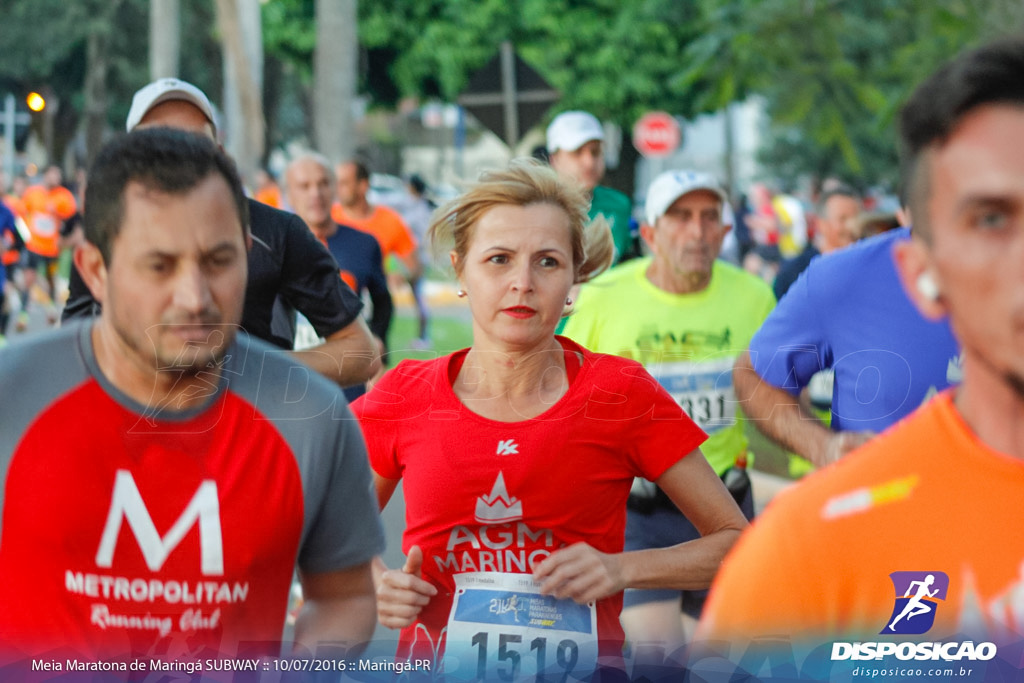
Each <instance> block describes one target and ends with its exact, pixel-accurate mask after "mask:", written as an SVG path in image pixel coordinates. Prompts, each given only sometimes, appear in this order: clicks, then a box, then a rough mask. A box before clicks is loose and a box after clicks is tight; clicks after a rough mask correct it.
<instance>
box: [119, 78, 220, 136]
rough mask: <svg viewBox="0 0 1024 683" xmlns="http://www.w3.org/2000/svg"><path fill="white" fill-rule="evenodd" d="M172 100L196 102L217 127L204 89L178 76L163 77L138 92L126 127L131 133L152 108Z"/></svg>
mask: <svg viewBox="0 0 1024 683" xmlns="http://www.w3.org/2000/svg"><path fill="white" fill-rule="evenodd" d="M171 100H182V101H185V102H189V103H190V104H194V105H195V106H196V107H197V108H198V109H199V111H201V112H203V115H204V116H205V117H206V118H207V119H209V121H210V123H211V124H212V125H213V126H214V128H215V129H216V127H217V124H216V123H215V120H214V114H213V105H212V104H210V100H209V99H207V97H206V95H204V94H203V91H202V90H200V89H199V88H197V87H196V86H194V85H192V84H191V83H187V82H186V81H182V80H179V79H177V78H161V79H159V80H156V81H153V82H152V83H150V84H149V85H147V86H145V87H143V88H142V89H141V90H139V91H138V92H136V93H135V96H134V97H133V98H132V108H131V109H130V110H128V120H127V121H126V122H125V128H126V129H127V130H128V132H129V133H130V132H132V131H133V130H135V127H136V126H138V125H139V123H141V122H142V119H143V118H145V116H146V114H148V113H149V110H150V109H152V108H153V107H155V106H156V105H158V104H161V103H163V102H169V101H171Z"/></svg>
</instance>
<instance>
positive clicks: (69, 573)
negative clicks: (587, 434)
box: [0, 128, 383, 671]
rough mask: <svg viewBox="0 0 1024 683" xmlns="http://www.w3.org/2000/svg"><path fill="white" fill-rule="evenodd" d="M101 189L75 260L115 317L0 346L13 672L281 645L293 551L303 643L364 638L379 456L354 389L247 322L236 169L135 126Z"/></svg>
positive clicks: (93, 187) (0, 501)
mask: <svg viewBox="0 0 1024 683" xmlns="http://www.w3.org/2000/svg"><path fill="white" fill-rule="evenodd" d="M86 201H87V205H88V210H87V211H86V213H85V218H84V221H85V235H86V240H87V243H86V244H85V245H83V246H82V247H79V249H78V251H77V252H76V254H75V264H76V266H77V267H78V270H79V271H80V272H81V274H82V277H83V279H84V280H85V282H86V284H87V285H88V287H89V289H90V291H91V292H92V294H93V295H94V296H95V298H96V299H97V301H99V302H100V303H101V304H102V311H101V313H100V315H99V316H98V317H97V318H95V319H91V320H88V321H84V322H82V323H74V324H71V325H68V326H65V327H64V328H62V329H60V330H59V331H55V332H50V333H46V334H45V335H41V336H39V337H38V338H37V339H36V340H34V341H31V342H26V343H23V344H18V345H12V346H11V347H8V348H6V349H4V350H3V351H2V352H0V387H3V388H4V391H3V392H0V483H2V487H0V491H2V492H3V493H2V496H0V505H2V509H3V516H2V526H0V605H3V609H2V610H0V665H3V664H11V663H12V662H18V661H23V662H24V661H26V658H30V657H39V656H40V655H44V654H45V655H46V656H50V657H56V658H57V659H59V660H63V659H65V658H70V657H81V658H92V659H95V660H102V661H108V662H109V661H124V660H128V659H129V658H136V657H158V656H162V657H169V658H174V659H175V660H184V659H187V658H190V657H199V656H200V655H202V656H203V657H208V656H221V657H238V656H242V655H245V654H250V653H252V654H255V653H262V654H265V653H269V654H274V653H276V652H277V650H278V648H279V645H275V644H274V641H280V638H281V633H282V629H283V626H284V620H285V612H286V608H287V603H288V597H289V591H290V586H291V579H292V573H293V571H294V568H295V566H296V563H297V564H298V569H299V576H300V579H301V581H302V585H303V590H304V595H305V604H304V606H303V609H302V611H301V612H300V614H299V617H298V622H297V624H296V629H295V637H296V641H297V642H298V643H299V644H301V645H303V646H305V647H307V648H308V649H310V650H315V649H316V648H317V646H318V645H319V644H320V643H324V642H331V643H337V642H345V643H348V644H357V643H364V642H366V641H367V640H368V639H369V637H370V635H371V634H372V631H373V626H374V622H375V603H374V594H373V585H372V581H371V576H370V569H369V561H370V559H371V558H372V557H373V556H374V555H376V554H377V553H379V552H380V551H381V549H382V546H383V539H382V533H381V529H380V523H379V520H378V517H377V513H376V503H375V499H374V498H373V496H372V492H371V483H370V474H369V469H368V466H367V462H366V453H365V447H364V445H363V441H362V437H361V436H360V434H359V430H358V427H357V426H356V425H355V423H354V422H353V421H352V418H351V414H350V412H349V410H348V407H347V404H346V402H345V400H344V398H343V397H342V394H341V391H340V389H338V387H337V386H336V385H334V384H333V383H331V382H329V381H328V380H327V379H325V378H323V377H322V376H320V375H319V374H318V373H316V372H314V371H313V370H311V369H309V368H307V366H305V365H303V364H301V362H299V361H298V360H296V359H293V358H292V357H291V356H289V355H288V354H286V353H285V352H282V351H280V350H279V349H276V348H275V347H272V346H269V345H267V344H265V343H263V342H261V341H259V340H257V339H254V338H251V337H249V336H248V335H246V334H245V333H244V332H239V331H238V329H239V328H238V325H239V321H240V319H241V315H242V308H243V300H244V292H245V286H246V274H247V268H246V244H247V241H248V240H249V234H248V227H247V225H248V217H247V210H246V202H245V197H244V194H243V190H242V186H241V183H240V181H239V179H238V176H237V173H236V172H235V170H234V165H233V164H232V163H231V162H230V161H229V160H228V159H227V157H225V156H224V155H223V153H222V152H220V151H219V150H218V149H217V147H216V146H215V145H214V144H213V142H212V141H210V140H208V139H204V138H203V137H201V136H197V135H193V134H190V133H186V132H182V131H172V130H170V129H166V128H158V129H151V130H145V131H139V132H135V133H131V134H129V135H128V136H127V137H125V138H122V139H121V140H118V141H116V142H114V143H112V144H111V145H109V146H108V147H107V148H105V149H104V150H103V151H102V152H101V153H100V155H99V157H98V158H97V160H96V163H95V164H94V166H93V168H92V170H91V172H90V182H89V187H88V191H87V195H86ZM296 382H298V385H299V386H298V388H296ZM290 383H291V384H290ZM26 665H27V662H26ZM13 666H15V667H17V666H18V665H17V664H14V665H13ZM9 670H10V669H5V671H9Z"/></svg>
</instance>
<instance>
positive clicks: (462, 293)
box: [455, 289, 466, 299]
mask: <svg viewBox="0 0 1024 683" xmlns="http://www.w3.org/2000/svg"><path fill="white" fill-rule="evenodd" d="M455 296H457V297H459V298H460V299H461V298H462V297H464V296H466V290H464V289H457V290H455Z"/></svg>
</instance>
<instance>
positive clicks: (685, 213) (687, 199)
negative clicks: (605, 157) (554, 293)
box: [565, 171, 775, 653]
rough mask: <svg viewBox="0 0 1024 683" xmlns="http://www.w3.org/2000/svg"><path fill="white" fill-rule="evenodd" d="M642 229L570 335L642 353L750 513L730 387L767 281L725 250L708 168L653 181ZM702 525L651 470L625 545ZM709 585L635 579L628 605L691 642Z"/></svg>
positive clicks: (657, 629) (634, 503)
mask: <svg viewBox="0 0 1024 683" xmlns="http://www.w3.org/2000/svg"><path fill="white" fill-rule="evenodd" d="M644 216H645V219H646V221H645V223H644V224H642V225H641V226H640V235H641V237H642V238H643V240H644V242H646V244H647V246H648V247H649V249H650V254H651V255H650V256H649V257H646V258H642V259H637V260H635V261H631V262H630V263H627V264H624V265H622V266H619V267H618V268H615V269H614V270H611V271H609V272H608V273H605V274H604V275H602V276H600V277H598V278H597V279H595V280H594V281H593V282H591V283H589V284H587V285H585V286H584V287H583V289H582V291H581V292H580V296H579V301H578V303H577V305H576V310H575V312H574V313H573V314H572V316H570V318H569V322H568V324H567V325H566V327H565V335H566V336H567V337H571V338H572V339H574V340H575V341H577V342H579V343H581V344H583V345H584V346H586V347H587V348H589V349H592V350H594V351H599V352H602V353H611V354H616V355H619V356H624V357H627V358H632V359H634V360H637V361H639V362H640V363H642V364H643V365H644V367H645V368H646V369H647V370H648V371H649V372H650V373H651V374H652V375H653V376H654V377H655V378H657V379H658V381H659V382H660V383H661V384H662V386H664V387H665V389H666V390H667V391H668V392H669V393H670V394H672V396H673V397H674V398H675V399H676V400H677V401H678V402H679V404H680V405H681V406H682V407H683V409H684V410H685V411H686V412H687V413H688V414H689V415H690V417H691V418H692V419H693V420H694V421H695V422H696V423H697V424H698V425H699V426H700V427H701V428H702V429H704V430H705V431H706V432H707V433H708V435H709V438H708V440H707V441H706V442H705V444H704V446H702V447H701V450H702V451H703V452H704V455H705V457H707V459H708V462H709V463H710V464H711V466H712V468H713V469H714V470H715V472H716V473H717V474H718V475H719V476H720V477H722V479H723V482H724V483H725V485H727V487H728V488H729V489H730V492H731V493H732V494H733V496H734V497H735V498H736V501H737V503H738V504H739V506H740V508H741V509H742V510H743V513H744V514H745V515H746V516H747V518H748V519H749V518H752V517H753V514H754V509H753V496H752V493H751V490H750V480H749V478H748V477H747V476H746V472H745V467H746V464H747V463H748V462H749V461H750V456H749V454H748V453H747V438H746V435H745V434H744V429H743V423H742V420H741V419H738V418H741V417H742V416H741V414H740V413H739V411H738V410H737V404H736V398H735V394H734V392H733V387H732V373H731V370H732V365H733V362H734V361H735V359H736V356H737V355H738V354H739V353H740V352H742V351H743V350H744V349H745V348H746V345H747V343H748V342H749V340H750V338H751V337H752V336H753V334H754V332H756V331H757V329H758V327H760V325H761V322H762V321H763V320H764V319H765V317H767V315H768V313H769V312H770V311H771V310H772V308H774V306H775V297H774V295H773V294H772V291H771V289H770V288H769V287H768V285H767V284H765V283H764V282H763V281H761V280H760V279H758V278H757V277H754V276H753V275H750V274H749V273H746V272H744V271H743V270H741V269H739V268H737V267H735V266H732V265H730V264H728V263H726V262H724V261H721V260H719V259H718V258H717V257H718V253H719V251H720V249H721V247H722V240H723V238H724V237H725V235H726V233H727V232H728V231H729V230H730V228H731V227H732V225H731V221H732V218H731V211H729V210H728V203H727V202H726V196H725V192H724V191H723V190H722V189H721V187H720V186H719V184H718V182H717V181H716V180H715V179H714V178H713V177H712V176H710V175H708V174H706V173H698V172H692V171H668V172H665V173H662V174H661V175H659V176H658V177H657V178H655V180H654V182H653V183H651V186H650V188H649V189H648V191H647V201H646V204H645V207H644ZM698 536H699V533H698V532H697V530H696V528H694V526H693V525H692V524H690V522H689V521H688V520H687V519H686V518H685V517H683V515H682V513H680V512H679V510H678V509H677V508H676V507H675V505H674V503H672V501H671V500H670V499H669V498H668V496H666V495H665V494H664V493H663V492H661V491H660V490H658V489H657V487H655V486H654V485H653V484H651V483H650V482H645V481H642V480H641V481H638V482H637V483H636V485H634V487H633V493H632V494H631V495H630V500H629V513H628V521H627V524H626V548H627V549H628V550H642V549H645V548H655V547H659V548H660V547H666V546H670V545H675V544H678V543H684V542H686V541H689V540H692V539H694V538H697V537H698ZM705 595H706V591H682V596H680V591H678V590H627V591H626V594H625V601H624V607H625V609H624V610H623V612H622V624H623V626H624V627H625V629H626V635H627V637H629V639H630V640H631V641H632V642H634V643H657V644H659V645H661V646H662V647H664V648H665V652H666V653H671V652H673V651H675V650H677V649H678V648H680V647H681V646H682V645H684V644H685V640H686V634H685V630H684V618H682V617H681V615H680V598H682V611H683V612H684V613H685V615H687V616H686V618H685V619H687V620H688V619H689V618H694V619H695V618H696V617H697V616H699V614H700V610H701V607H702V606H703V603H704V598H705Z"/></svg>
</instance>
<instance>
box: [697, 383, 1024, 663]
mask: <svg viewBox="0 0 1024 683" xmlns="http://www.w3.org/2000/svg"><path fill="white" fill-rule="evenodd" d="M952 396H953V394H952V393H951V392H946V393H943V394H940V395H939V396H938V397H936V398H935V399H933V400H932V401H931V402H930V403H928V404H927V405H926V406H925V407H923V408H922V409H920V410H919V411H917V412H916V413H914V414H912V415H911V416H909V417H908V418H907V419H906V420H905V421H904V422H902V423H900V424H898V425H896V426H894V427H893V428H892V429H890V430H888V431H886V432H885V433H884V434H883V435H882V436H881V437H879V438H878V439H876V440H874V441H872V442H870V443H868V444H867V445H865V446H864V447H863V448H861V449H859V450H857V451H856V452H855V453H853V454H851V455H849V456H847V457H846V458H844V459H843V460H842V461H840V462H839V463H837V464H835V465H832V466H830V467H828V468H827V469H825V470H823V471H820V472H818V473H816V474H814V475H812V476H810V477H808V478H807V479H805V480H803V481H802V482H801V483H800V484H799V485H797V486H796V487H794V488H793V489H792V490H790V491H788V492H785V493H783V494H782V495H781V496H780V497H779V498H778V499H777V500H776V501H775V502H773V503H772V504H771V505H770V506H769V508H768V510H767V511H766V512H765V514H764V515H763V516H762V517H761V518H760V519H759V520H757V521H755V522H754V524H753V526H752V527H751V528H750V530H749V531H748V532H747V533H746V534H744V536H743V537H742V538H741V539H740V541H739V543H738V544H737V545H736V547H735V548H734V549H733V551H732V553H730V555H729V556H728V557H727V558H726V561H725V563H724V565H723V567H722V571H721V572H720V573H719V575H718V578H717V580H716V581H715V583H714V585H713V587H712V590H711V595H710V598H709V600H708V603H707V607H706V609H705V612H704V615H703V618H702V620H701V623H700V628H699V631H698V635H697V638H698V639H724V640H728V641H732V642H733V643H734V644H737V645H738V644H739V643H742V642H749V641H750V640H751V639H753V638H755V637H761V636H769V635H777V636H788V637H790V638H793V639H795V640H798V641H804V642H805V643H807V644H809V645H813V644H816V643H819V642H827V641H831V640H834V639H835V638H836V637H843V636H846V637H857V636H861V637H864V638H865V639H866V640H885V639H886V637H885V635H880V634H881V633H882V631H883V629H886V628H887V627H888V626H889V624H891V623H892V622H893V620H894V619H895V618H896V616H897V615H898V614H900V612H902V610H903V608H902V607H901V606H899V605H897V603H896V598H897V597H904V596H906V595H907V593H905V592H904V593H901V594H900V595H897V594H896V590H897V589H896V587H895V586H896V585H898V584H899V581H900V579H899V577H893V578H892V579H891V578H890V574H891V573H893V572H912V573H914V574H915V575H916V576H917V577H918V578H919V579H922V580H923V579H925V578H926V577H927V575H928V574H931V575H933V576H934V577H937V578H938V581H937V582H936V583H933V584H931V582H929V583H930V584H931V585H932V590H934V589H935V587H938V586H940V585H941V584H942V582H943V579H942V577H941V576H940V575H939V573H943V574H945V576H947V577H948V590H947V591H942V592H944V593H945V597H944V599H939V598H940V597H941V596H940V595H936V597H935V598H932V599H930V600H925V601H924V602H925V603H928V604H927V607H928V608H930V610H931V612H933V614H931V615H930V619H933V620H934V625H929V623H930V621H929V618H926V617H923V616H922V617H915V618H917V619H919V621H918V622H916V623H917V624H921V625H923V626H928V628H927V631H926V632H925V633H920V634H919V635H913V636H909V637H908V636H905V635H904V636H899V638H900V639H908V638H909V639H911V640H914V639H917V640H928V641H937V640H942V639H944V638H947V637H951V636H955V635H956V634H958V633H960V634H967V635H968V636H971V637H974V638H975V639H976V640H977V638H978V637H979V636H993V634H999V633H1005V632H1006V631H1004V630H1003V627H1009V628H1010V629H1011V630H1014V629H1015V630H1016V632H1017V633H1020V632H1021V631H1020V629H1021V628H1022V627H1024V614H1022V610H1021V596H1022V595H1024V566H1022V559H1024V516H1022V515H1021V514H1019V510H1018V508H1019V507H1020V501H1021V500H1024V462H1021V461H1020V460H1019V459H1017V458H1014V457H1011V456H1009V455H1006V454H1003V453H1000V452H997V451H994V450H992V449H991V448H989V447H988V446H986V445H985V444H983V443H982V442H981V441H980V440H979V439H978V438H977V436H976V435H975V434H974V433H973V432H972V431H971V430H970V428H969V427H968V426H967V424H966V423H965V422H964V421H963V419H962V418H961V416H960V414H959V413H958V412H957V410H956V408H955V407H954V405H953V400H952ZM904 585H906V584H904ZM902 590H905V589H902ZM926 611H927V610H926ZM898 623H899V622H898ZM908 625H910V626H913V624H908V623H907V621H906V619H905V617H904V623H902V624H900V627H901V628H902V627H905V626H908ZM898 632H899V631H897V633H898ZM887 633H888V631H887ZM957 639H958V640H963V639H964V638H963V637H960V638H957ZM741 651H742V650H741Z"/></svg>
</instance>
